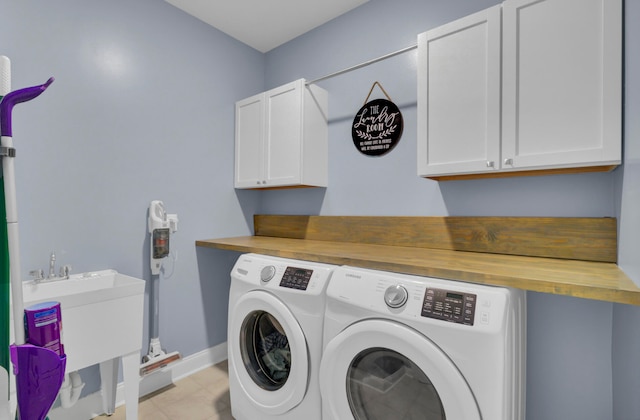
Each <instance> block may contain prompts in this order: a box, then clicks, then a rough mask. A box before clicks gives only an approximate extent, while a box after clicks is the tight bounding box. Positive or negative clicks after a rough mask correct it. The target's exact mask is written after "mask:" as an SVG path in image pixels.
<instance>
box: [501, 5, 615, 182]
mask: <svg viewBox="0 0 640 420" xmlns="http://www.w3.org/2000/svg"><path fill="white" fill-rule="evenodd" d="M503 18H504V21H503V48H504V51H503V63H504V67H503V94H504V97H503V155H502V158H503V165H504V169H507V170H509V169H514V170H520V169H525V168H536V169H546V168H550V167H555V168H558V167H575V166H592V165H608V164H618V163H620V158H621V151H620V149H621V62H622V56H621V45H622V40H621V36H622V35H621V24H622V23H621V22H622V6H621V1H620V0H506V1H505V2H504V3H503Z"/></svg>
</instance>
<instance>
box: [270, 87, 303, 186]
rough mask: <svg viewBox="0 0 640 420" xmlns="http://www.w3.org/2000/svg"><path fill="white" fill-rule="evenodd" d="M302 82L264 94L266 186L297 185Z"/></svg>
mask: <svg viewBox="0 0 640 420" xmlns="http://www.w3.org/2000/svg"><path fill="white" fill-rule="evenodd" d="M302 89H303V81H302V80H297V81H295V82H292V83H288V84H286V85H283V86H280V87H278V88H275V89H272V90H270V91H268V92H266V97H265V106H266V119H267V120H266V138H265V158H266V160H265V168H266V181H267V182H266V186H267V187H273V186H284V185H294V184H299V183H300V165H301V155H300V151H301V142H302V97H303V95H302V93H303V90H302Z"/></svg>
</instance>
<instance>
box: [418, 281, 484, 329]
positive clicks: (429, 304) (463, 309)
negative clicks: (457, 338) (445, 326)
mask: <svg viewBox="0 0 640 420" xmlns="http://www.w3.org/2000/svg"><path fill="white" fill-rule="evenodd" d="M476 300H477V295H475V294H472V293H462V292H457V291H451V290H445V289H436V288H431V287H427V289H426V291H425V293H424V299H423V301H422V313H421V315H422V316H424V317H427V318H434V319H442V320H444V321H449V322H455V323H457V324H464V325H473V321H474V318H475V313H476Z"/></svg>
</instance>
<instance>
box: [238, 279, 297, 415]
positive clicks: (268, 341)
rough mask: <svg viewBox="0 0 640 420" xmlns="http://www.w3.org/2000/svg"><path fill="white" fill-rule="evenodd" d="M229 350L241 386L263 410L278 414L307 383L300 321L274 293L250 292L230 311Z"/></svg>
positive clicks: (284, 409)
mask: <svg viewBox="0 0 640 420" xmlns="http://www.w3.org/2000/svg"><path fill="white" fill-rule="evenodd" d="M230 313H231V314H232V316H231V319H230V322H229V328H230V331H229V333H230V334H229V337H235V338H234V339H230V343H229V351H230V352H231V360H232V361H233V362H232V364H233V366H229V368H230V369H234V372H235V373H236V374H237V377H238V382H239V384H240V386H241V387H242V391H243V392H244V393H245V394H246V395H247V396H248V397H249V399H250V400H251V401H252V402H253V404H254V405H255V406H256V407H259V409H260V410H261V411H262V412H264V413H266V414H283V413H285V412H287V411H289V410H291V409H292V408H294V407H295V406H297V405H298V404H300V402H301V401H302V400H303V398H304V396H305V394H306V391H307V385H308V382H309V360H308V350H307V341H306V339H305V336H304V333H303V331H302V328H301V327H300V324H298V321H297V320H296V318H295V316H294V315H293V313H292V312H291V311H290V310H289V309H288V308H287V306H286V305H285V304H284V303H283V302H282V301H281V300H279V299H278V298H276V297H275V296H274V295H272V294H270V293H267V292H262V291H253V292H249V293H247V294H245V295H243V296H242V297H241V298H240V299H238V301H237V303H236V304H235V306H234V307H233V309H232V310H231V311H230Z"/></svg>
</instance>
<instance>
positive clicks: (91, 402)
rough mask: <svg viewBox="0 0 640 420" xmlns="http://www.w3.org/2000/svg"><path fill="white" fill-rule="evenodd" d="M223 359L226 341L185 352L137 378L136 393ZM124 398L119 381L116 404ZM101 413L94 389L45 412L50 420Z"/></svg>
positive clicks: (99, 398) (82, 418) (79, 419)
mask: <svg viewBox="0 0 640 420" xmlns="http://www.w3.org/2000/svg"><path fill="white" fill-rule="evenodd" d="M226 359H227V343H226V342H225V343H222V344H218V345H217V346H214V347H210V348H208V349H206V350H203V351H201V352H199V353H195V354H192V355H189V356H187V357H185V358H183V359H180V360H178V361H176V362H174V363H171V364H170V365H168V366H167V367H164V368H162V369H159V370H157V371H155V372H152V373H150V374H148V375H146V376H143V377H141V378H140V396H141V397H143V396H145V395H147V394H150V393H152V392H155V391H157V390H159V389H162V388H164V387H166V386H169V385H171V384H172V383H173V382H175V381H178V380H180V379H182V378H185V377H187V376H189V375H192V374H194V373H196V372H198V371H200V370H202V369H206V368H208V367H210V366H213V365H215V364H216V363H220V362H222V361H224V360H226ZM124 403H125V401H124V383H122V382H120V383H119V384H118V387H117V389H116V407H118V406H121V405H123V404H124ZM101 414H103V408H102V396H101V394H100V392H99V391H98V392H95V393H93V394H91V395H87V396H86V397H84V398H81V399H80V400H79V401H78V402H77V403H76V404H75V405H74V406H73V407H70V408H62V407H57V408H54V409H53V410H51V412H50V413H49V419H50V420H88V419H92V418H94V417H96V416H99V415H101Z"/></svg>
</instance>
